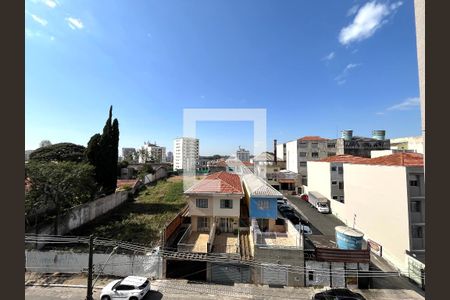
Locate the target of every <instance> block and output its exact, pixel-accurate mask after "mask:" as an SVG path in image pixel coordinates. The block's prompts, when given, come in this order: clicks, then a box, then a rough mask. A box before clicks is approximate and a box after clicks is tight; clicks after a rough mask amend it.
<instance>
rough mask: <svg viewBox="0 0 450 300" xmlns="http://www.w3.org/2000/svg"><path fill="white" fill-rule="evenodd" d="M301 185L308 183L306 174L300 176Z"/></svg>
mask: <svg viewBox="0 0 450 300" xmlns="http://www.w3.org/2000/svg"><path fill="white" fill-rule="evenodd" d="M302 185H308V178H307V177H306V176H302Z"/></svg>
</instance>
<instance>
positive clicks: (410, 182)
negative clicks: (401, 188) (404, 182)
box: [409, 180, 419, 186]
mask: <svg viewBox="0 0 450 300" xmlns="http://www.w3.org/2000/svg"><path fill="white" fill-rule="evenodd" d="M409 185H410V186H419V181H418V180H410V181H409Z"/></svg>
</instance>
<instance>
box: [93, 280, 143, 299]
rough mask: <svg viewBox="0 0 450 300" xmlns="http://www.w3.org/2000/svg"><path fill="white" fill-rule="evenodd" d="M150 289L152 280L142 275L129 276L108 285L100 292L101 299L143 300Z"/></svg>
mask: <svg viewBox="0 0 450 300" xmlns="http://www.w3.org/2000/svg"><path fill="white" fill-rule="evenodd" d="M149 291H150V281H149V280H148V279H147V278H145V277H141V276H128V277H125V278H124V279H118V280H114V281H112V282H110V283H109V284H108V285H106V286H105V287H104V288H103V289H102V292H101V294H100V299H101V300H115V299H121V300H122V299H125V300H141V299H143V298H144V297H145V295H146V294H147V293H148V292H149Z"/></svg>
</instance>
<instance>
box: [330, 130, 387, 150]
mask: <svg viewBox="0 0 450 300" xmlns="http://www.w3.org/2000/svg"><path fill="white" fill-rule="evenodd" d="M332 142H335V143H336V154H337V155H342V154H350V155H355V156H361V157H370V156H371V154H370V153H371V151H373V150H389V149H390V140H389V139H386V131H385V130H373V131H372V137H362V136H353V130H343V131H342V132H341V138H338V139H335V140H332ZM330 146H331V145H330Z"/></svg>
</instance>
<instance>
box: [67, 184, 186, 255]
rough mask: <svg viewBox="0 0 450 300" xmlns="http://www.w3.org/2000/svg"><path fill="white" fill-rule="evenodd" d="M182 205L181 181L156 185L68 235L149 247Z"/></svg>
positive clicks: (156, 240)
mask: <svg viewBox="0 0 450 300" xmlns="http://www.w3.org/2000/svg"><path fill="white" fill-rule="evenodd" d="M185 204H186V200H185V199H184V198H183V181H182V178H181V177H172V178H169V179H167V180H161V181H158V183H157V184H156V185H154V186H150V187H147V188H146V189H145V190H143V191H141V192H140V193H139V195H138V196H137V197H136V201H134V202H127V203H125V204H123V205H122V206H120V207H118V208H116V209H114V210H113V211H111V212H109V213H107V214H105V215H104V216H102V217H100V218H97V220H94V221H93V222H90V223H89V224H86V225H84V226H82V227H80V228H78V229H76V230H73V231H72V232H71V233H69V235H79V236H87V235H90V234H94V235H95V236H98V237H103V238H110V239H116V240H121V241H126V242H130V243H136V244H143V245H147V246H153V245H155V243H157V242H158V241H159V239H160V237H161V233H160V232H161V231H162V230H163V228H164V226H165V224H166V223H167V222H168V221H170V220H171V219H172V218H173V217H175V215H176V214H177V213H178V212H179V211H180V209H181V208H182V207H184V205H185Z"/></svg>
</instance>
